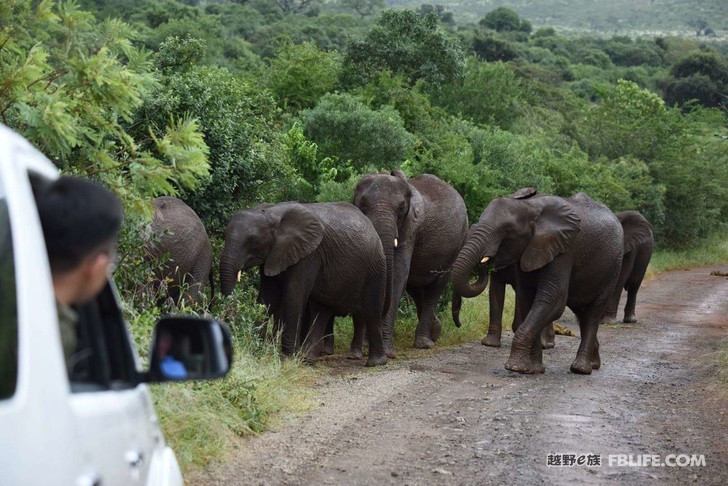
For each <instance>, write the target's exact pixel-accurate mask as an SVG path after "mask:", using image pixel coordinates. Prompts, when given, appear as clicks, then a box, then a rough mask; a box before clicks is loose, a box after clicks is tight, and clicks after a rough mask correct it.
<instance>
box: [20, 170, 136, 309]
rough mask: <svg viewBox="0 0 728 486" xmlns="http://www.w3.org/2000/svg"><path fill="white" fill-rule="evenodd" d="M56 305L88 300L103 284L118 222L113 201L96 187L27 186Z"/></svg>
mask: <svg viewBox="0 0 728 486" xmlns="http://www.w3.org/2000/svg"><path fill="white" fill-rule="evenodd" d="M33 192H34V194H35V200H36V205H37V207H38V215H39V216H40V222H41V225H42V227H43V234H44V237H45V243H46V249H47V251H48V260H49V263H50V266H51V272H52V274H53V285H54V287H55V291H56V300H57V301H58V302H62V303H65V304H77V303H82V302H84V301H87V300H89V299H92V298H93V297H95V296H96V294H98V293H99V292H100V291H101V289H102V288H103V286H104V285H105V283H106V276H107V272H108V268H109V264H110V263H112V262H113V259H114V254H115V251H116V239H117V234H118V232H119V228H120V226H121V222H122V219H123V210H122V207H121V203H120V202H119V200H118V198H117V197H116V196H114V195H113V194H112V193H111V192H109V191H108V190H106V189H104V188H103V187H101V186H100V185H98V184H95V183H93V182H90V181H88V180H86V179H81V178H78V177H70V176H64V177H60V178H58V179H56V180H54V181H46V180H40V179H34V180H33Z"/></svg>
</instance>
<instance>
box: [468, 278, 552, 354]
mask: <svg viewBox="0 0 728 486" xmlns="http://www.w3.org/2000/svg"><path fill="white" fill-rule="evenodd" d="M517 278H518V275H517V267H516V266H515V265H510V266H507V267H505V268H503V269H501V270H499V271H497V272H492V273H491V274H490V282H489V284H488V285H489V287H488V303H489V317H490V322H489V324H488V333H487V334H486V335H485V337H483V339H482V340H481V341H480V343H481V344H482V345H484V346H492V347H496V348H500V345H501V333H502V331H503V305H504V303H505V300H506V285H510V286H511V287H513V289H514V291H515V289H517V288H518V285H517V283H516V282H517V281H516V279H517ZM514 310H515V312H514V315H513V323H512V324H511V329H512V330H513V332H514V333H515V332H516V331H517V330H518V326H520V325H521V323H522V322H523V316H521V314H520V313H519V312H518V294H516V304H515V309H514ZM554 344H555V333H554V326H553V323H552V324H550V325H547V326H546V327H544V328H543V331H541V347H542V348H543V349H551V348H553V347H554Z"/></svg>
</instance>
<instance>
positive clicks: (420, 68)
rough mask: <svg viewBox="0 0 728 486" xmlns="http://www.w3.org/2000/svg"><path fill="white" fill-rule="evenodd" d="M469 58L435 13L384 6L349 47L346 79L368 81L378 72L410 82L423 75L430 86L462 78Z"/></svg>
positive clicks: (351, 82) (349, 82) (347, 81)
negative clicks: (378, 15) (397, 75)
mask: <svg viewBox="0 0 728 486" xmlns="http://www.w3.org/2000/svg"><path fill="white" fill-rule="evenodd" d="M464 67H465V59H464V56H463V53H462V50H461V48H460V46H459V45H458V44H457V42H456V41H454V40H453V39H451V38H450V37H449V36H448V35H447V33H446V32H445V31H444V30H443V29H442V26H441V25H440V21H439V19H438V18H437V16H436V15H435V14H434V13H430V14H426V15H423V14H420V13H417V12H416V11H414V10H393V9H390V10H384V11H383V12H382V15H381V16H380V17H379V19H378V20H377V22H376V25H375V26H374V27H372V29H371V30H370V31H369V33H368V34H367V36H366V38H365V39H364V40H361V41H353V42H352V43H351V44H350V45H349V47H348V48H347V50H346V56H345V59H344V73H343V81H344V83H345V84H346V85H348V86H356V85H359V86H361V85H364V84H366V83H367V82H368V81H369V80H371V79H374V78H375V77H376V76H377V75H378V73H380V72H382V71H384V70H390V71H392V72H394V73H401V74H403V75H404V76H405V77H406V79H408V80H409V82H410V83H412V84H414V83H415V82H416V81H417V80H419V79H423V80H425V82H426V83H427V87H428V89H433V90H437V89H439V88H440V86H442V84H443V83H446V82H448V81H455V80H458V79H461V78H462V76H463V69H464Z"/></svg>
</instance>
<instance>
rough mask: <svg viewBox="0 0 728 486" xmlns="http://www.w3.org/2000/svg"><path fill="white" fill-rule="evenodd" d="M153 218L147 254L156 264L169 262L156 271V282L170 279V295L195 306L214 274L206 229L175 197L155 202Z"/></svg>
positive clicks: (176, 299)
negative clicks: (161, 260)
mask: <svg viewBox="0 0 728 486" xmlns="http://www.w3.org/2000/svg"><path fill="white" fill-rule="evenodd" d="M152 206H153V207H154V215H153V218H152V223H151V225H150V226H149V230H150V231H149V235H147V239H146V240H147V243H146V247H145V253H146V254H147V258H149V259H152V260H155V259H158V258H162V257H164V256H165V255H167V256H168V258H167V259H166V260H165V261H164V263H163V264H162V266H161V267H159V268H158V269H157V278H159V279H160V280H162V279H168V280H169V283H168V286H167V289H168V295H169V297H171V298H172V299H173V300H174V301H175V303H177V302H179V300H180V298H181V297H182V298H183V299H185V300H187V301H190V302H195V301H197V299H198V298H199V296H200V292H201V291H202V288H203V286H204V285H205V282H207V281H208V279H209V280H210V285H211V288H213V286H212V280H211V279H210V277H211V275H210V271H211V270H212V246H211V245H210V238H209V237H208V235H207V231H206V230H205V226H204V225H203V224H202V221H201V220H200V218H199V216H197V213H195V212H194V211H193V210H192V208H190V207H189V206H187V204H185V203H184V202H182V201H181V200H179V199H177V198H176V197H170V196H163V197H158V198H156V199H154V200H153V201H152Z"/></svg>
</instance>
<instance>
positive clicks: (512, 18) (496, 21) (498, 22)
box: [480, 7, 533, 33]
mask: <svg viewBox="0 0 728 486" xmlns="http://www.w3.org/2000/svg"><path fill="white" fill-rule="evenodd" d="M480 25H482V26H483V27H486V28H488V29H492V30H495V31H496V32H525V33H530V32H531V30H532V29H533V27H532V26H531V23H530V22H529V21H528V20H525V19H523V20H521V18H520V17H519V16H518V14H517V13H516V12H514V11H513V10H511V9H509V8H508V7H498V8H496V9H495V10H491V11H490V12H488V13H487V14H486V15H485V17H483V18H482V19H480Z"/></svg>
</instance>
